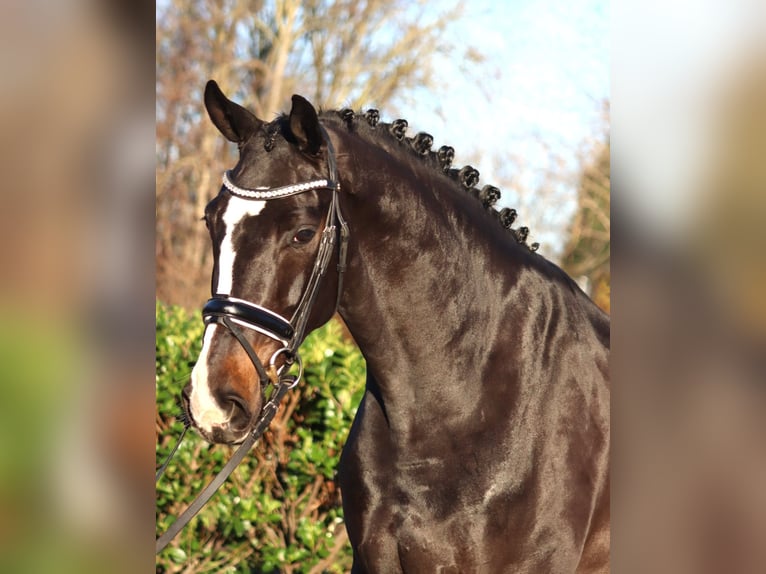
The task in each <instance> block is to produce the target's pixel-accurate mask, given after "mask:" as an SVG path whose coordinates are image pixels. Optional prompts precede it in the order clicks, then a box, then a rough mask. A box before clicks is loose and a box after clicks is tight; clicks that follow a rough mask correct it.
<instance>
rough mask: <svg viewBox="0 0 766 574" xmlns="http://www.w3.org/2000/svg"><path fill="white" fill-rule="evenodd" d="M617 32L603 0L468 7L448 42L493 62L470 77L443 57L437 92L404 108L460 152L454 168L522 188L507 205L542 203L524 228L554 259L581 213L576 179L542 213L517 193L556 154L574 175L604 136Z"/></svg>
mask: <svg viewBox="0 0 766 574" xmlns="http://www.w3.org/2000/svg"><path fill="white" fill-rule="evenodd" d="M444 4H445V5H449V3H448V2H445V3H444ZM609 32H610V30H609V3H608V2H607V1H604V0H534V1H533V0H514V1H510V2H509V1H497V0H478V1H476V0H474V1H469V2H466V8H465V11H464V14H463V16H462V17H461V18H460V20H459V21H458V22H456V23H455V25H453V26H452V27H451V28H450V29H449V31H448V37H447V39H448V40H449V41H451V42H453V43H454V44H455V45H457V46H460V47H465V46H473V47H475V48H477V49H478V50H479V51H480V52H481V53H482V54H483V55H484V56H485V57H486V60H485V61H484V62H483V63H482V64H480V65H476V66H472V67H471V71H470V73H469V75H468V76H466V75H465V74H462V73H459V72H460V69H461V67H464V63H463V62H461V61H460V60H459V59H457V58H454V57H453V58H451V59H450V58H447V57H444V56H437V57H436V59H435V61H434V68H435V71H436V76H437V77H436V79H437V83H438V84H439V85H438V86H437V87H436V88H435V89H432V90H428V89H422V90H419V91H417V92H416V93H415V94H414V95H408V97H407V100H406V101H403V102H401V103H400V104H399V105H398V107H399V108H401V109H402V110H406V111H407V115H405V116H404V117H406V118H407V119H408V120H409V122H410V127H411V129H412V130H415V131H427V132H429V133H431V134H432V135H433V136H434V143H435V146H440V145H443V144H447V145H452V146H453V147H454V148H455V150H456V164H465V163H471V164H472V165H474V166H475V167H476V168H477V169H479V171H480V172H481V174H482V184H483V183H492V184H497V183H498V182H502V181H508V179H509V178H511V177H512V178H513V179H514V180H515V181H516V182H517V184H518V185H517V186H515V187H516V189H510V190H509V189H504V191H505V193H504V194H503V200H501V201H502V202H503V203H502V204H501V205H510V206H513V207H519V204H521V207H522V208H524V207H531V206H533V205H535V206H536V209H535V213H527V217H526V218H525V220H524V221H523V222H522V218H521V217H520V220H519V221H520V223H522V224H528V225H529V226H530V227H531V228H532V235H535V225H537V227H538V228H539V229H540V230H541V231H542V233H543V236H542V237H540V236H539V235H538V236H537V238H536V239H535V240H537V241H540V242H541V243H542V244H543V248H542V249H541V252H543V253H544V254H546V255H549V256H550V255H555V254H556V253H558V252H559V251H560V250H561V248H562V244H563V241H564V239H565V238H564V236H563V235H564V231H565V228H566V225H567V224H568V222H569V220H570V219H571V217H572V214H573V212H574V209H575V197H576V189H575V187H574V181H572V183H571V184H570V185H565V184H562V185H564V187H565V189H564V188H562V189H558V190H556V192H555V193H553V194H549V195H547V196H546V202H548V203H549V204H551V203H552V204H551V205H544V206H540V204H539V202H537V203H536V202H535V198H534V197H523V198H521V197H519V196H518V194H517V191H518V190H521V189H524V190H532V189H535V188H536V187H538V186H539V185H540V178H541V175H542V173H543V172H544V171H545V170H547V169H549V166H550V163H551V153H553V154H555V156H557V157H558V158H560V159H561V160H562V161H564V162H565V165H566V169H569V170H574V169H576V166H577V165H578V161H579V153H580V152H581V151H582V150H583V149H584V146H585V145H586V144H587V142H588V141H589V140H592V139H593V138H594V137H597V136H598V135H599V134H601V133H603V130H604V122H603V121H601V117H602V109H603V107H602V105H603V102H604V101H606V100H608V99H609V96H610V35H609ZM513 158H519V159H520V160H522V161H523V165H521V166H520V165H519V164H518V162H514V161H512V159H513ZM511 172H512V173H511ZM572 179H573V178H570V180H572ZM543 211H544V212H545V213H543ZM520 215H521V213H520ZM535 222H536V223H535Z"/></svg>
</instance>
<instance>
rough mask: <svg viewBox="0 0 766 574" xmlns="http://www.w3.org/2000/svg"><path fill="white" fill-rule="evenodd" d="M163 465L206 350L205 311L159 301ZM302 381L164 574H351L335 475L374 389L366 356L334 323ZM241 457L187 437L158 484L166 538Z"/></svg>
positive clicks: (309, 348) (313, 346)
mask: <svg viewBox="0 0 766 574" xmlns="http://www.w3.org/2000/svg"><path fill="white" fill-rule="evenodd" d="M156 320H157V349H156V350H157V359H156V389H157V433H158V436H157V461H158V464H159V463H160V462H161V461H163V460H164V458H165V457H166V456H167V454H168V453H169V452H170V449H171V448H172V447H173V445H174V444H175V440H176V437H178V435H179V434H180V433H181V430H182V428H183V426H182V424H181V423H180V422H179V421H178V419H177V418H176V417H177V415H178V414H179V412H180V407H179V406H178V404H179V403H178V399H179V397H180V393H181V389H182V388H183V386H184V385H185V384H186V382H187V381H188V378H189V374H190V373H191V369H192V367H193V364H194V361H195V360H196V358H197V356H198V354H199V351H200V348H201V344H202V332H203V324H202V320H201V318H200V314H199V312H195V313H193V314H189V313H187V312H186V311H185V310H183V309H181V308H179V307H169V306H166V305H163V304H162V303H159V302H158V303H157V308H156ZM301 355H302V357H303V362H304V365H305V367H306V371H305V377H304V380H303V381H302V382H301V383H300V384H299V386H298V387H297V388H296V389H294V390H292V391H291V392H290V394H289V395H288V396H287V397H286V398H285V400H284V401H283V403H282V406H281V407H280V411H279V413H278V414H277V416H276V417H275V418H274V421H273V422H272V424H271V427H270V429H269V431H267V433H266V434H265V435H264V437H263V438H262V439H261V441H260V442H259V443H258V444H257V445H256V446H255V447H254V448H253V450H252V452H251V454H250V455H249V456H248V458H246V459H245V461H243V463H242V464H241V465H240V466H239V468H237V469H236V470H235V471H234V473H232V475H231V476H230V477H229V479H228V481H227V482H226V484H224V486H223V487H221V489H220V490H219V491H218V492H217V493H216V494H215V495H214V496H213V498H212V499H211V500H210V502H208V504H207V505H206V506H205V508H204V509H203V510H202V511H201V512H200V514H198V515H197V516H196V517H195V518H194V519H193V520H192V521H191V523H190V524H189V525H187V526H186V528H185V529H184V531H183V532H181V533H180V534H179V535H178V536H177V537H176V539H175V540H174V541H173V542H172V543H171V544H170V545H169V546H168V547H167V548H166V549H165V550H164V551H163V552H162V553H161V554H160V555H159V556H158V558H157V572H167V573H171V572H195V573H202V572H285V573H290V572H306V573H309V572H311V573H319V572H347V571H348V570H349V569H350V565H351V549H350V546H349V544H348V540H347V537H346V533H345V528H344V527H343V511H342V509H341V505H340V493H339V491H338V488H337V486H336V484H335V469H336V468H337V463H338V458H339V456H340V451H341V447H342V445H343V442H344V441H345V440H346V436H347V434H348V429H349V427H350V425H351V421H352V420H353V417H354V415H355V414H356V408H357V405H358V404H359V401H360V400H361V396H362V393H363V391H364V380H365V367H364V360H363V359H362V356H361V354H360V353H359V350H358V349H357V348H356V346H355V345H354V344H353V343H352V342H350V341H349V339H348V338H347V337H345V336H344V334H343V330H342V327H341V325H340V324H339V323H338V322H336V321H331V322H330V323H328V324H327V325H325V326H324V327H323V328H321V329H319V330H317V331H316V332H314V333H312V334H310V335H309V337H308V338H307V339H306V341H305V342H304V344H303V345H302V346H301ZM233 452H234V447H228V446H223V445H216V446H211V445H208V443H206V442H205V441H203V440H202V439H201V438H200V437H199V435H197V434H196V433H194V432H189V433H187V436H186V438H185V439H184V441H183V444H182V445H181V447H180V449H179V451H178V452H177V453H176V456H175V458H174V460H173V461H172V462H171V463H170V465H169V467H168V469H167V471H166V473H165V476H163V477H162V479H160V482H159V484H158V485H157V514H156V517H157V535H158V536H159V534H161V533H162V532H164V531H165V530H166V529H167V528H168V526H169V525H170V524H171V523H172V522H173V521H174V520H175V518H174V517H175V516H177V515H178V514H179V513H180V512H181V511H182V510H183V509H184V508H186V506H187V505H188V504H189V503H190V502H191V501H192V500H193V499H194V497H195V496H196V495H197V493H198V492H199V491H200V489H202V488H203V487H204V486H205V485H206V484H207V483H208V482H209V481H210V480H211V479H212V478H213V476H215V474H216V473H217V472H218V471H219V470H220V469H221V467H222V466H223V465H224V464H225V463H226V461H227V460H228V459H229V457H230V456H231V454H232V453H233Z"/></svg>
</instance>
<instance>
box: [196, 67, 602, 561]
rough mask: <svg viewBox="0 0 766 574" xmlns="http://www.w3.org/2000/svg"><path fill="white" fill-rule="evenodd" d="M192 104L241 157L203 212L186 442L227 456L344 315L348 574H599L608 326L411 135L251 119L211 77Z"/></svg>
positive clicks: (331, 121) (332, 114)
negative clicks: (190, 431) (205, 273)
mask: <svg viewBox="0 0 766 574" xmlns="http://www.w3.org/2000/svg"><path fill="white" fill-rule="evenodd" d="M204 103H205V107H206V109H207V112H208V115H209V117H210V119H211V121H212V123H213V124H214V125H215V126H216V127H217V129H218V130H219V131H220V132H221V134H222V135H223V136H224V137H225V138H226V139H227V140H229V141H231V142H233V143H236V144H237V145H238V148H239V160H238V162H237V164H236V166H234V167H233V168H232V169H230V170H228V171H226V172H225V173H224V175H223V184H222V186H221V188H220V191H219V193H218V195H217V196H216V197H214V198H213V199H212V200H211V201H210V203H209V204H208V205H207V207H206V208H205V215H204V220H205V223H206V225H207V227H208V230H209V233H210V238H211V241H212V249H213V254H214V266H213V273H212V281H211V282H212V285H211V287H212V292H213V297H212V298H211V299H210V300H209V301H208V303H207V304H206V305H205V307H204V308H203V316H204V318H205V321H206V323H207V326H206V328H205V331H204V336H203V346H202V351H201V353H200V356H199V359H198V361H197V363H196V365H195V367H194V369H193V371H192V375H191V379H190V382H189V384H188V385H187V386H186V387H185V388H184V391H183V399H182V401H183V405H184V410H185V411H186V414H187V416H188V418H189V420H190V421H191V423H192V424H193V426H194V427H196V429H197V430H198V431H199V432H200V433H201V434H202V436H203V437H205V438H206V439H207V440H208V441H210V442H212V443H237V442H240V441H242V440H243V437H245V436H246V435H247V433H248V432H250V431H251V430H252V428H253V426H254V425H255V421H256V420H257V419H258V415H259V413H260V411H261V409H262V407H263V404H264V387H265V386H266V385H268V384H269V381H272V382H273V381H274V380H275V377H276V376H277V374H278V373H280V372H283V370H284V369H290V368H293V367H294V365H295V363H296V362H299V361H298V358H299V355H298V345H299V344H300V341H301V340H302V339H303V338H304V337H305V334H306V333H308V332H310V331H311V330H313V329H316V328H318V327H319V326H321V325H323V324H324V323H325V322H327V321H328V320H329V319H330V318H331V317H333V316H334V315H335V313H336V312H337V313H338V314H339V315H340V316H341V318H342V319H343V321H344V322H345V324H346V325H347V327H348V330H349V331H350V333H351V335H352V336H353V338H354V340H355V341H356V343H357V345H358V347H359V349H360V350H361V352H362V354H363V356H364V359H365V361H366V365H367V379H366V386H365V391H364V395H363V398H362V400H361V403H360V404H359V408H358V411H357V414H356V416H355V419H354V421H353V424H352V426H351V429H350V431H349V435H348V438H347V441H346V443H345V446H344V448H343V451H342V453H341V457H340V462H339V467H338V484H339V486H340V490H341V494H342V505H343V512H344V520H345V526H346V529H347V532H348V537H349V540H350V543H351V546H352V549H353V566H352V570H351V571H352V573H355V574H356V573H386V574H391V573H397V572H401V573H412V572H416V573H427V572H454V573H466V572H487V573H493V574H494V573H498V572H514V573H516V572H557V573H559V572H561V573H563V572H578V573H580V572H583V573H584V572H605V571H608V569H609V539H610V535H609V520H610V517H609V396H610V383H609V375H608V361H609V330H610V325H609V318H608V316H607V315H606V314H605V313H603V312H602V311H601V310H600V309H599V308H598V307H597V306H596V305H595V304H594V303H593V302H592V301H591V300H590V299H589V298H588V296H587V295H586V294H585V293H584V292H583V291H582V290H581V289H580V288H579V287H578V286H577V284H576V283H575V282H574V281H573V280H572V279H571V278H570V277H569V276H568V275H567V274H566V273H565V272H564V271H562V270H561V269H560V268H559V267H557V266H556V265H555V264H553V263H552V262H550V261H548V260H547V259H546V258H544V257H543V256H542V255H540V254H539V253H537V252H536V251H535V248H536V245H532V246H530V245H527V243H526V239H527V234H528V230H527V229H526V228H514V227H513V225H512V224H513V223H514V220H515V216H516V214H515V211H514V210H511V209H509V208H504V209H502V210H499V211H498V210H497V209H495V207H494V205H495V203H496V201H497V199H498V197H499V190H498V189H497V188H495V187H493V186H489V185H486V186H484V187H482V188H481V189H479V188H478V187H476V184H477V183H478V180H479V173H478V171H477V170H475V169H474V168H472V167H471V166H465V167H463V168H461V169H457V168H455V167H452V165H451V164H452V161H453V159H454V149H453V148H451V147H449V146H443V147H441V148H439V149H438V150H434V149H432V145H433V138H432V137H431V136H430V135H429V134H426V133H418V134H415V135H413V136H408V135H407V128H408V124H407V122H406V120H402V119H399V120H396V121H393V122H391V123H385V122H382V121H381V120H380V114H379V112H378V111H377V110H374V109H373V110H367V111H366V112H364V113H362V112H354V111H352V110H350V109H341V110H331V111H322V112H321V113H318V112H317V111H316V109H315V108H314V106H313V105H312V104H311V103H310V102H308V101H307V100H306V99H305V98H303V97H301V96H299V95H294V96H293V97H292V105H291V110H290V112H289V114H282V115H280V116H279V117H277V118H276V119H274V120H272V121H264V120H261V119H258V118H257V117H256V116H255V115H254V114H252V113H251V112H250V111H248V110H247V109H246V108H244V107H242V106H240V105H239V104H237V103H235V102H233V101H231V100H229V99H228V98H227V97H226V96H225V95H224V93H223V92H222V91H221V89H220V88H219V87H218V85H217V84H216V83H215V81H213V80H211V81H209V82H208V83H207V86H206V88H205V94H204ZM496 113H498V115H502V110H496ZM287 317H290V318H289V319H288V318H287Z"/></svg>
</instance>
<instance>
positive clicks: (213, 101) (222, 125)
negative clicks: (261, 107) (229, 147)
mask: <svg viewBox="0 0 766 574" xmlns="http://www.w3.org/2000/svg"><path fill="white" fill-rule="evenodd" d="M205 108H206V109H207V113H208V115H209V116H210V120H211V121H212V122H213V124H215V127H217V128H218V130H219V131H220V132H221V133H222V134H223V135H224V137H226V139H227V140H229V141H232V142H235V143H238V144H242V143H244V142H245V141H247V139H248V138H249V137H250V136H251V135H253V133H255V131H256V130H257V129H258V128H259V127H260V125H261V123H263V122H261V120H259V119H258V118H256V117H255V116H254V115H253V114H252V113H251V112H249V111H248V110H246V109H245V108H243V107H242V106H240V105H239V104H235V103H234V102H232V101H231V100H229V99H228V98H227V97H226V96H225V95H223V92H222V91H221V88H219V87H218V84H217V83H216V82H215V80H210V81H208V83H207V85H206V86H205Z"/></svg>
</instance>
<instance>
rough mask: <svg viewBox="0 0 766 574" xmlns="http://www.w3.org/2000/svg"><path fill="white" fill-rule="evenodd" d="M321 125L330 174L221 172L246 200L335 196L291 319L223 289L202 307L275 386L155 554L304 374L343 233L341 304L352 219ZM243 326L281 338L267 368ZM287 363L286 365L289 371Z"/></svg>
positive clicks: (230, 469) (258, 434) (229, 470)
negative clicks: (234, 176) (314, 312)
mask: <svg viewBox="0 0 766 574" xmlns="http://www.w3.org/2000/svg"><path fill="white" fill-rule="evenodd" d="M320 129H321V131H322V137H323V139H324V141H325V144H326V145H327V167H328V172H329V179H319V180H314V181H309V182H305V183H298V184H293V185H286V186H282V187H272V188H268V187H259V188H256V189H246V188H242V187H238V186H237V185H235V184H234V183H232V181H231V179H230V173H231V172H229V171H227V172H225V173H224V175H223V186H224V187H225V188H226V189H227V190H228V191H229V192H230V193H231V194H232V195H234V196H236V197H240V198H242V199H250V200H258V201H268V200H272V199H280V198H283V197H289V196H292V195H297V194H299V193H305V192H307V191H313V190H319V189H327V190H330V191H332V200H331V203H330V208H329V210H328V213H327V220H326V222H325V228H324V230H323V231H322V236H321V238H320V242H319V249H318V251H317V255H316V259H315V261H314V266H313V268H312V270H311V276H310V277H309V280H308V282H307V283H306V287H305V288H304V290H303V295H302V296H301V298H300V300H299V302H298V306H297V307H296V309H295V311H294V312H293V315H292V318H291V319H290V320H287V319H285V318H284V317H283V316H281V315H279V314H278V313H275V312H274V311H271V310H269V309H267V308H265V307H262V306H260V305H256V304H255V303H251V302H249V301H245V300H243V299H238V298H236V297H231V296H229V295H222V294H215V295H213V297H211V298H210V299H209V300H208V301H207V303H205V306H204V307H203V308H202V317H203V319H204V321H205V324H206V325H209V324H210V323H216V324H219V325H222V326H223V327H225V328H227V329H228V330H229V331H230V332H231V333H232V335H234V337H236V339H237V341H239V343H240V345H242V347H243V348H244V350H245V352H246V353H247V355H248V357H249V358H250V360H251V361H252V363H253V366H254V367H255V371H256V373H257V375H258V379H259V381H260V384H261V392H262V393H264V398H265V393H266V389H267V388H268V386H269V384H271V385H273V387H274V388H273V390H272V392H271V395H270V396H269V400H268V401H267V402H266V403H265V404H264V406H263V408H262V409H261V414H260V416H259V418H258V421H257V422H256V423H255V426H254V427H253V430H252V431H250V433H248V435H247V437H246V438H245V440H244V441H243V442H242V444H241V445H240V446H239V448H238V449H237V451H236V452H235V453H234V455H233V456H232V457H231V459H229V461H228V462H227V463H226V465H225V466H224V467H223V468H222V469H221V471H220V472H219V473H218V474H217V475H216V477H215V478H214V479H213V480H212V481H211V482H210V483H209V484H208V485H207V486H206V487H205V488H204V489H203V490H202V491H201V492H200V493H199V494H198V495H197V498H196V499H194V501H193V502H192V503H191V504H190V505H189V506H188V507H187V508H186V510H184V511H183V512H182V513H181V514H180V515H179V516H178V518H177V519H176V521H175V522H174V523H173V524H171V525H170V527H169V528H168V530H167V531H166V532H165V533H164V534H163V535H162V536H160V537H159V538H158V539H157V541H156V553H157V554H159V553H160V552H161V551H162V550H163V549H164V548H165V547H166V546H167V545H168V543H169V542H170V541H171V540H173V538H175V536H176V535H177V534H178V533H179V532H180V531H181V530H182V529H183V528H184V526H186V525H187V524H188V523H189V521H190V520H191V519H192V518H193V517H194V516H195V515H196V514H197V513H198V512H199V511H200V510H201V509H202V507H203V506H204V505H205V504H206V503H207V501H208V500H210V498H211V497H212V496H213V494H215V492H216V491H217V490H218V489H219V488H220V486H221V485H222V484H223V483H224V482H225V481H226V479H227V478H228V477H229V475H230V474H231V473H232V472H233V471H234V469H235V468H236V467H237V466H238V465H239V463H241V462H242V460H243V459H244V457H245V455H246V454H247V453H248V451H249V450H250V448H251V447H252V446H253V444H255V442H256V441H257V440H258V439H259V438H260V437H261V435H262V434H263V433H264V432H265V431H266V429H267V428H268V427H269V424H270V423H271V420H272V419H273V418H274V415H276V413H277V410H278V409H279V403H280V402H281V400H282V398H283V397H284V396H285V394H286V393H287V391H288V390H290V389H292V388H293V387H295V385H297V384H298V382H299V381H300V380H301V377H302V376H303V363H302V361H301V358H300V355H299V354H298V347H299V345H300V344H301V342H302V341H303V337H304V335H305V334H306V325H307V323H308V319H309V315H310V314H311V309H312V307H313V305H314V302H315V301H316V297H317V294H318V293H319V286H320V284H321V281H322V278H323V277H324V276H325V274H326V272H327V269H328V268H329V266H330V260H331V259H332V255H333V252H334V250H335V246H336V244H337V243H338V236H340V244H339V245H338V266H337V269H338V292H337V296H336V298H335V310H336V311H337V309H338V305H339V304H340V297H341V293H342V290H343V275H344V273H345V271H346V255H347V251H348V239H349V229H348V224H347V223H346V221H345V219H344V218H343V214H342V213H341V211H340V200H339V197H338V196H339V194H340V182H339V181H338V171H337V164H336V161H335V149H334V148H333V145H332V142H331V141H330V137H329V136H328V135H327V131H326V130H325V129H324V126H321V125H320ZM240 327H245V328H247V329H252V330H254V331H256V332H258V333H261V334H263V335H266V336H267V337H270V338H272V339H274V340H276V341H279V342H280V343H281V344H282V347H281V348H280V349H279V350H277V351H276V352H275V353H274V354H273V355H272V356H271V359H270V360H269V364H268V367H264V365H263V364H262V363H261V361H260V359H259V358H258V355H257V354H256V353H255V351H254V350H253V348H252V347H251V345H250V343H249V342H248V341H247V339H246V337H245V336H244V334H243V333H242V330H241V329H240ZM280 355H284V358H285V363H284V364H283V365H282V366H281V367H279V368H277V367H276V361H277V358H279V356H280ZM295 363H297V364H298V367H299V371H298V375H297V376H294V375H289V374H287V371H289V370H290V369H291V368H292V365H293V364H295ZM285 367H286V368H287V369H286V370H285ZM187 429H188V423H187V424H186V427H185V428H184V431H183V433H182V434H181V436H180V437H179V439H178V443H177V444H176V446H175V447H174V448H173V451H172V452H171V453H170V455H169V456H168V458H167V459H166V460H165V462H164V463H163V464H162V466H161V467H160V468H159V469H158V470H157V473H156V476H155V481H158V480H159V479H160V477H161V476H162V474H163V473H164V471H165V469H166V468H167V466H168V464H169V463H170V460H171V459H172V458H173V456H174V454H175V452H176V450H177V449H178V446H179V445H180V444H181V441H182V440H183V437H184V435H185V434H186V430H187Z"/></svg>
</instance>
